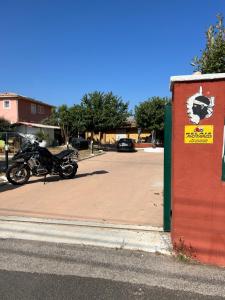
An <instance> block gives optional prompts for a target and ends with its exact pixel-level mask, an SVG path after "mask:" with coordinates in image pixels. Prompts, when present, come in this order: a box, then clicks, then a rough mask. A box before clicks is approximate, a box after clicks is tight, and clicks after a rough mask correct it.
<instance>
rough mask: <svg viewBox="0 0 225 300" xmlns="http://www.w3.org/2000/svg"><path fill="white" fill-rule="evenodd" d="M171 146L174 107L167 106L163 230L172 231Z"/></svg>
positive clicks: (169, 104)
mask: <svg viewBox="0 0 225 300" xmlns="http://www.w3.org/2000/svg"><path fill="white" fill-rule="evenodd" d="M171 145H172V105H171V103H168V104H167V105H166V106H165V128H164V206H163V229H164V231H170V228H171V165H172V164H171V159H172V154H171Z"/></svg>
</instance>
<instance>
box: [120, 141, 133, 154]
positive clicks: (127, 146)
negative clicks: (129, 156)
mask: <svg viewBox="0 0 225 300" xmlns="http://www.w3.org/2000/svg"><path fill="white" fill-rule="evenodd" d="M117 151H130V152H132V151H135V149H134V141H133V140H132V139H125V138H124V139H120V140H119V141H118V143H117Z"/></svg>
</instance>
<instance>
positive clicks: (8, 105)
mask: <svg viewBox="0 0 225 300" xmlns="http://www.w3.org/2000/svg"><path fill="white" fill-rule="evenodd" d="M10 107H11V103H10V100H4V101H3V108H4V109H10Z"/></svg>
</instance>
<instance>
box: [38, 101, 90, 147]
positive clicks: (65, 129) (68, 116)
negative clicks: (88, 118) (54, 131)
mask: <svg viewBox="0 0 225 300" xmlns="http://www.w3.org/2000/svg"><path fill="white" fill-rule="evenodd" d="M44 123H45V124H49V125H55V126H59V127H60V129H61V133H62V137H63V139H64V142H65V143H67V142H69V139H70V138H71V137H72V136H77V135H79V133H80V132H83V131H84V130H85V123H84V117H83V109H82V107H81V106H80V105H74V106H72V107H68V106H67V105H61V106H59V107H57V108H54V109H53V111H52V114H51V116H50V118H48V119H46V120H45V121H44Z"/></svg>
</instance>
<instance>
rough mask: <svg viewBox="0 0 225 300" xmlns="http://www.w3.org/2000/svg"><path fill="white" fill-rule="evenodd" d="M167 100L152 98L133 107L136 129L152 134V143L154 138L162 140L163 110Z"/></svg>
mask: <svg viewBox="0 0 225 300" xmlns="http://www.w3.org/2000/svg"><path fill="white" fill-rule="evenodd" d="M168 102H169V99H168V98H160V97H152V98H150V99H148V100H146V101H144V102H142V103H140V104H139V105H137V106H135V119H136V122H137V125H138V127H140V128H141V129H142V130H149V131H150V132H152V142H154V140H155V136H156V135H157V137H158V138H160V139H162V133H163V129H164V109H165V105H166V104H167V103H168Z"/></svg>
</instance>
